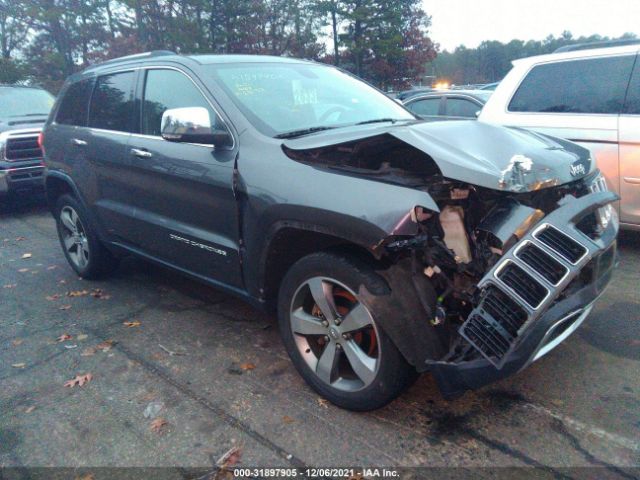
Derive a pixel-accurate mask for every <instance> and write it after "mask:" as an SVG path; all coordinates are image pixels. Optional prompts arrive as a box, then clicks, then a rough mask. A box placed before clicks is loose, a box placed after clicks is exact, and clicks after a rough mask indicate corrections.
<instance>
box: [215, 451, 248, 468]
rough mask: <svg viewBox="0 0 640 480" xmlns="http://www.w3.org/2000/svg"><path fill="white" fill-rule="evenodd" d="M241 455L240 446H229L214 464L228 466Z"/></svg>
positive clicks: (235, 461) (233, 463)
mask: <svg viewBox="0 0 640 480" xmlns="http://www.w3.org/2000/svg"><path fill="white" fill-rule="evenodd" d="M241 456H242V448H241V447H231V448H230V449H229V450H227V451H226V452H225V453H224V455H222V456H221V457H220V458H219V459H218V461H217V462H216V465H217V466H218V467H220V468H228V467H232V466H233V465H236V464H237V463H238V462H239V461H240V457H241Z"/></svg>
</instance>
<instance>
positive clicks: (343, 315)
mask: <svg viewBox="0 0 640 480" xmlns="http://www.w3.org/2000/svg"><path fill="white" fill-rule="evenodd" d="M289 318H290V326H291V331H292V333H293V337H294V340H295V343H296V346H297V348H298V351H299V352H300V355H301V356H302V358H303V359H304V361H305V362H306V364H307V365H308V366H309V368H310V369H311V370H312V371H313V372H314V373H315V375H316V376H317V377H318V378H319V379H320V380H322V381H323V382H324V383H326V384H328V385H330V386H331V387H333V388H336V389H338V390H342V391H346V392H354V391H357V390H361V389H363V388H366V387H367V386H368V385H370V384H371V383H372V382H373V380H374V379H375V377H376V374H377V372H378V368H379V367H380V360H381V351H380V343H379V341H378V338H379V337H378V330H377V327H376V324H375V322H374V320H373V317H372V315H371V313H370V312H369V310H368V309H367V307H366V306H365V305H364V304H363V303H362V302H360V301H359V300H358V297H357V295H356V294H355V293H354V292H353V291H352V290H351V289H349V288H348V287H347V286H345V285H343V284H342V283H340V282H338V281H337V280H334V279H331V278H327V277H313V278H310V279H309V280H307V281H306V282H304V283H303V284H302V285H301V286H300V287H299V288H298V290H297V291H296V293H295V294H294V296H293V301H292V303H291V309H290V313H289Z"/></svg>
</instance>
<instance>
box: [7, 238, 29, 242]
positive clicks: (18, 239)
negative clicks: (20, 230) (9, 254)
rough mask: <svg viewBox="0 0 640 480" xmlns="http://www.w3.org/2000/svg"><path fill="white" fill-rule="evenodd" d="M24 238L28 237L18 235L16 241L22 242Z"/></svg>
mask: <svg viewBox="0 0 640 480" xmlns="http://www.w3.org/2000/svg"><path fill="white" fill-rule="evenodd" d="M7 240H8V239H7ZM23 240H26V238H24V237H16V242H22V241H23Z"/></svg>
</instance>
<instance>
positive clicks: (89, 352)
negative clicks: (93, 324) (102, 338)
mask: <svg viewBox="0 0 640 480" xmlns="http://www.w3.org/2000/svg"><path fill="white" fill-rule="evenodd" d="M95 354H96V349H95V348H93V347H87V348H85V349H84V350H83V351H82V353H81V354H80V356H81V357H92V356H93V355H95Z"/></svg>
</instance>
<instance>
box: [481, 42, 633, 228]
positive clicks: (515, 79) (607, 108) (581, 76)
mask: <svg viewBox="0 0 640 480" xmlns="http://www.w3.org/2000/svg"><path fill="white" fill-rule="evenodd" d="M639 53H640V45H628V46H621V47H620V46H613V47H609V48H597V49H589V50H575V51H565V52H562V53H552V54H549V55H541V56H537V57H530V58H523V59H520V60H516V61H515V62H513V68H512V70H511V71H510V72H509V73H508V74H507V76H506V77H505V78H504V80H502V82H501V83H500V85H499V86H498V88H497V89H496V91H495V93H494V94H493V96H492V97H491V98H490V99H489V101H488V102H487V103H486V105H485V106H484V108H483V109H482V112H481V113H480V116H479V120H480V121H483V122H487V123H496V124H500V125H507V126H514V127H523V128H529V129H533V130H536V131H539V132H541V133H546V134H548V135H553V136H556V137H560V138H565V139H567V140H571V141H574V142H576V143H579V144H580V145H582V146H584V147H587V148H589V149H590V150H591V152H592V154H593V156H594V157H595V159H596V162H597V164H598V167H599V168H600V170H601V171H602V173H603V174H604V176H605V178H606V179H607V183H608V184H609V189H611V190H613V191H615V192H616V193H618V194H619V195H620V198H621V201H620V202H619V205H618V208H619V210H618V213H619V215H620V222H621V226H623V227H626V228H629V229H634V230H640V58H639Z"/></svg>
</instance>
